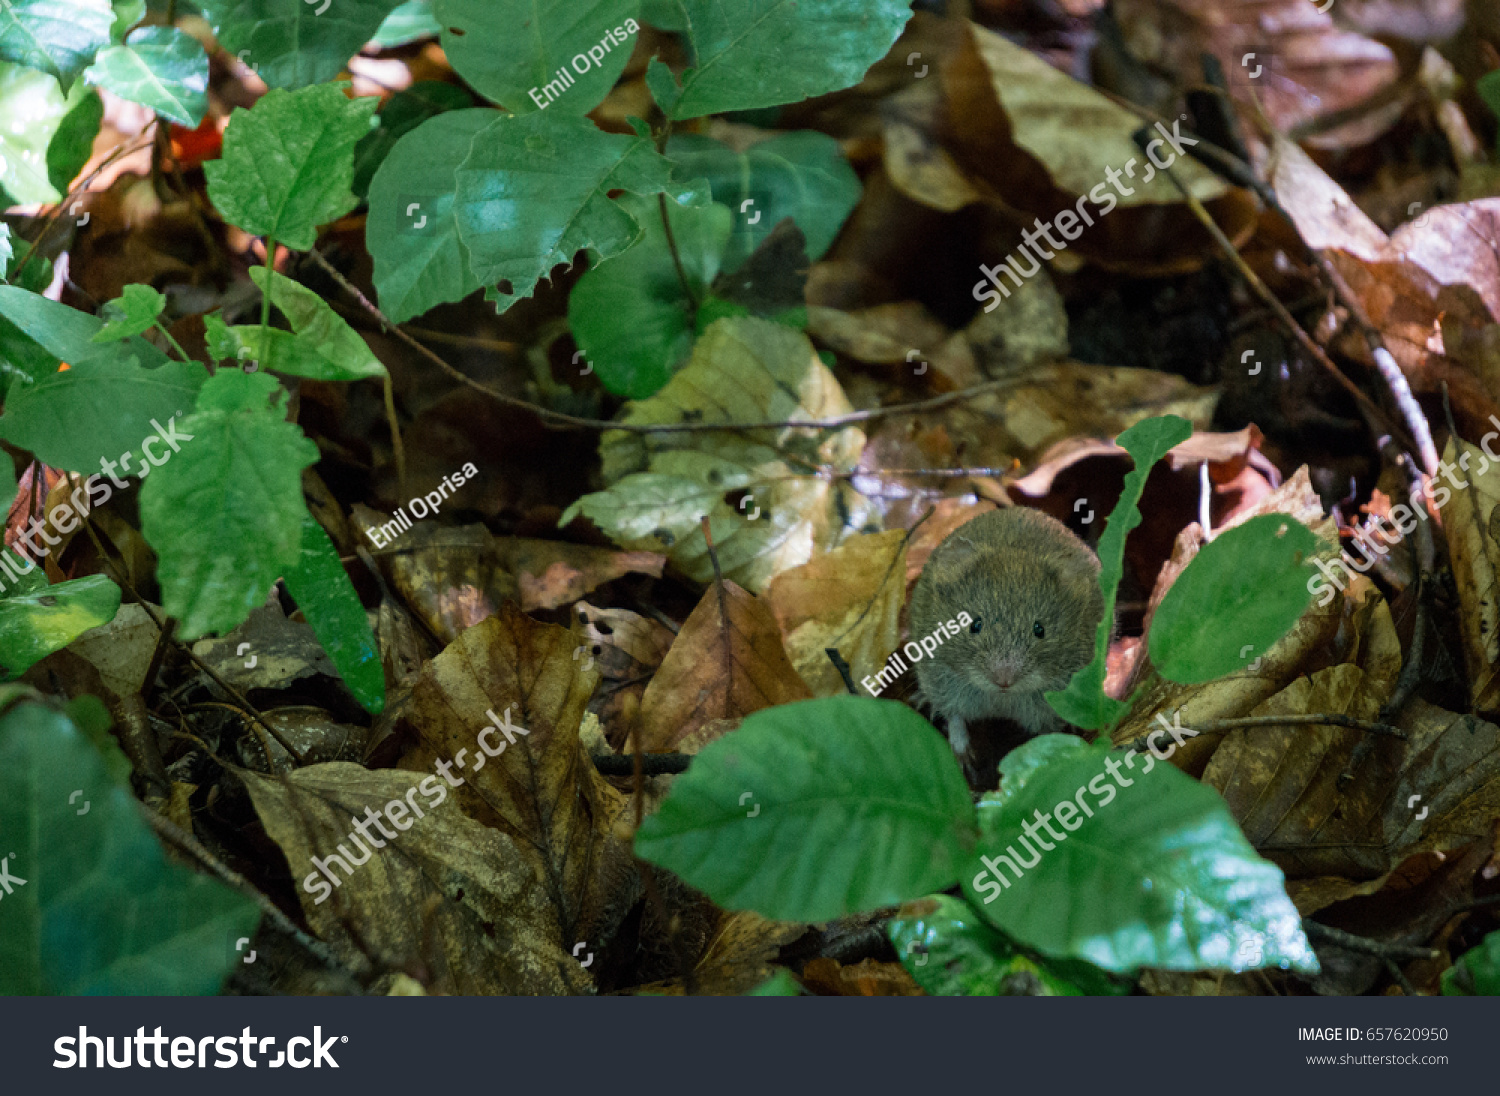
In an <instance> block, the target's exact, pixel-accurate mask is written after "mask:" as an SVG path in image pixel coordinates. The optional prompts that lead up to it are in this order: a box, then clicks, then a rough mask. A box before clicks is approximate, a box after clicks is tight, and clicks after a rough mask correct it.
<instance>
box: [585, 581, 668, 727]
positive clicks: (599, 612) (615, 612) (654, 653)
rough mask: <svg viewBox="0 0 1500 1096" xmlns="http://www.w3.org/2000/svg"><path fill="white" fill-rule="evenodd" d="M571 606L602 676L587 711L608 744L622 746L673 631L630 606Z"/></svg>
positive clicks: (586, 604) (665, 651)
mask: <svg viewBox="0 0 1500 1096" xmlns="http://www.w3.org/2000/svg"><path fill="white" fill-rule="evenodd" d="M574 609H575V611H576V612H577V614H578V619H579V621H580V622H581V623H582V624H583V639H584V643H583V645H584V646H586V647H587V648H588V653H589V654H591V655H593V657H594V664H595V665H596V666H598V667H599V672H600V673H601V674H602V675H603V676H604V680H603V682H602V683H601V684H600V686H599V690H598V691H597V692H596V693H595V694H594V698H593V699H592V700H591V701H590V702H589V710H590V711H591V712H593V713H594V714H595V715H596V716H597V717H598V719H599V722H600V723H602V724H603V725H604V726H605V727H606V728H607V729H608V733H609V742H610V745H611V746H612V747H614V748H616V749H624V748H625V745H626V740H627V738H628V737H629V734H630V728H631V726H632V725H633V724H634V722H635V720H636V718H637V716H638V715H639V713H640V707H641V698H642V696H643V695H644V694H645V691H646V685H647V683H648V682H649V681H650V679H651V675H652V674H654V673H655V672H656V668H657V667H658V666H660V665H661V661H662V659H664V658H666V657H667V651H668V650H670V649H671V647H672V641H673V640H674V639H675V638H676V636H675V635H674V634H673V632H672V631H671V629H669V628H667V627H666V625H664V624H661V623H659V622H658V621H655V620H652V619H651V618H650V617H644V616H641V615H640V614H639V613H632V612H631V611H630V610H629V609H601V608H598V607H597V606H594V605H590V604H589V603H588V602H586V601H580V602H579V603H578V604H577V605H576V606H574ZM576 649H577V648H575V651H576Z"/></svg>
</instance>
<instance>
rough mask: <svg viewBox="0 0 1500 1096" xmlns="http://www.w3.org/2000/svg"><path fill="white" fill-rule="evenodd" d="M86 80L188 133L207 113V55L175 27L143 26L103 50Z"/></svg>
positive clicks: (195, 41)
mask: <svg viewBox="0 0 1500 1096" xmlns="http://www.w3.org/2000/svg"><path fill="white" fill-rule="evenodd" d="M84 79H86V80H87V81H88V82H89V83H91V84H98V85H99V86H100V87H103V88H108V89H109V90H110V91H112V92H114V94H116V95H118V96H119V97H120V98H121V99H129V100H130V101H131V102H132V103H140V104H141V105H142V106H145V107H149V108H150V109H152V110H154V111H156V113H157V114H159V115H161V116H162V117H163V118H166V119H168V120H169V121H173V122H176V123H177V124H178V125H180V126H187V127H188V128H189V129H195V128H197V126H198V123H199V122H201V121H203V115H204V112H205V111H207V110H208V54H206V53H204V52H203V47H202V46H201V45H199V43H198V40H197V39H196V38H194V37H193V36H192V35H190V34H185V33H184V32H182V31H180V30H178V29H177V28H176V27H142V28H141V29H140V30H138V31H136V32H135V33H134V34H132V35H131V36H130V41H129V43H128V44H126V45H122V46H111V47H110V48H109V49H106V50H102V51H101V52H100V53H99V56H98V58H97V59H96V60H95V61H94V63H93V65H92V66H90V68H89V70H88V71H87V72H86V73H84Z"/></svg>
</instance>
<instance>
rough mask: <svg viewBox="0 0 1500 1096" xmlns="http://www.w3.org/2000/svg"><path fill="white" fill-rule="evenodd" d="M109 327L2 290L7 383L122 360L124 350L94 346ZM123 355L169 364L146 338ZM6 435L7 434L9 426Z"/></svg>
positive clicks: (2, 359) (19, 291) (30, 295)
mask: <svg viewBox="0 0 1500 1096" xmlns="http://www.w3.org/2000/svg"><path fill="white" fill-rule="evenodd" d="M41 265H43V264H41V263H40V262H33V263H32V264H31V265H30V266H28V267H27V268H26V271H25V272H24V273H25V274H28V275H29V273H30V272H31V271H32V270H35V269H37V267H38V266H41ZM103 326H104V325H103V324H102V323H101V322H100V321H99V320H97V319H95V318H94V317H93V316H90V315H88V313H86V312H79V311H78V310H77V309H76V308H69V307H68V306H67V305H65V304H58V303H57V302H56V301H49V300H48V299H47V298H46V297H43V296H41V295H40V294H39V293H34V292H32V291H31V290H29V289H23V288H21V287H19V286H0V371H3V376H4V377H5V379H6V380H7V381H10V380H15V381H17V382H19V383H20V384H23V385H29V384H32V383H34V382H37V381H42V380H46V379H47V378H49V377H51V376H52V375H53V374H54V373H56V372H57V367H58V365H59V364H61V363H62V362H68V363H70V364H71V363H73V362H76V361H82V360H84V359H87V358H97V357H101V356H116V354H117V353H119V352H117V351H101V350H100V349H99V347H97V346H95V345H94V343H93V337H94V335H95V334H96V333H97V332H98V331H99V330H100V328H102V327H103ZM122 351H123V353H124V354H126V355H130V356H133V357H135V358H138V359H139V360H140V361H142V362H145V363H146V364H147V365H160V364H162V363H165V362H166V361H167V360H168V359H167V356H166V355H165V354H163V353H162V352H161V351H160V350H158V349H156V347H154V346H152V345H151V344H150V343H148V342H147V341H146V340H145V339H131V340H129V341H128V342H126V343H125V345H124V347H123V348H122ZM0 421H3V420H0ZM0 436H4V431H3V428H0Z"/></svg>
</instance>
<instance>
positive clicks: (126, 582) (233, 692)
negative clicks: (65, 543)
mask: <svg viewBox="0 0 1500 1096" xmlns="http://www.w3.org/2000/svg"><path fill="white" fill-rule="evenodd" d="M69 482H70V483H71V482H74V481H72V480H69ZM82 516H83V527H84V529H85V530H86V531H87V532H88V535H89V539H90V540H92V541H93V542H94V550H95V551H97V552H98V553H99V561H100V562H101V563H103V564H104V565H105V566H106V567H108V568H109V569H110V570H112V571H114V572H115V575H116V576H117V577H118V578H119V584H120V585H121V586H123V587H125V589H127V590H129V591H130V596H131V597H133V598H135V600H136V604H137V605H139V606H140V607H141V609H142V610H143V611H144V612H145V614H146V615H147V616H148V617H150V618H151V623H152V624H155V625H156V628H157V631H158V632H163V633H164V632H166V631H167V630H168V625H170V626H171V629H172V631H173V632H175V631H176V629H177V622H176V621H175V620H172V619H171V618H168V619H167V620H166V621H163V620H162V619H161V618H160V617H159V616H157V615H156V612H155V611H154V610H153V609H152V608H151V606H150V604H149V603H147V601H146V599H145V598H143V597H141V594H140V591H139V590H137V589H136V588H135V584H134V583H133V582H131V581H130V575H129V573H128V571H127V570H126V569H125V568H123V567H122V566H121V565H117V564H116V563H115V561H114V560H113V559H111V558H110V556H109V552H108V551H107V550H106V549H105V547H104V542H103V541H102V540H101V539H100V538H99V534H98V532H97V531H96V530H95V529H94V522H93V515H92V514H91V513H85V514H83V515H82ZM172 642H174V643H176V644H177V646H178V647H179V648H180V649H181V650H182V653H183V654H185V655H187V656H188V658H189V659H191V660H192V662H193V665H195V666H197V667H198V669H200V670H202V671H203V672H204V673H205V674H207V675H208V676H209V677H210V678H212V679H213V681H214V683H215V684H217V685H218V686H219V688H221V689H223V690H224V691H225V692H226V693H228V694H229V695H230V696H231V697H233V698H234V699H235V700H236V701H238V702H239V704H240V706H241V707H243V708H244V709H245V710H246V711H248V712H249V713H250V714H251V715H253V716H254V717H255V721H256V722H257V723H259V724H260V725H261V726H262V727H264V728H265V729H266V730H267V731H269V732H270V734H271V737H272V738H274V739H275V740H276V741H277V742H279V743H281V745H282V747H283V748H284V749H285V750H286V752H287V753H289V754H291V755H292V756H293V757H295V758H296V759H297V764H299V765H305V764H306V763H307V759H306V758H305V757H304V756H303V755H302V752H301V751H300V750H298V749H297V747H295V746H293V745H292V744H291V743H290V742H288V741H287V740H286V739H285V738H283V737H282V736H281V732H280V731H278V730H277V729H276V728H275V727H273V726H271V725H270V724H269V723H267V722H266V719H265V717H264V716H263V715H261V714H260V712H259V711H257V710H256V708H255V706H254V705H253V704H251V703H250V702H249V701H248V700H246V699H245V698H244V697H243V696H241V695H240V693H239V690H238V689H235V688H234V687H233V686H232V685H230V684H229V683H228V682H227V681H225V680H224V679H223V678H222V677H220V676H219V675H218V674H216V673H214V671H213V670H212V669H211V668H210V667H209V666H208V664H207V663H205V662H204V661H203V660H202V659H201V658H199V657H198V656H197V655H196V654H194V653H193V649H192V648H191V647H190V646H188V645H187V644H186V643H183V642H182V641H181V640H179V639H176V638H175V637H174V638H173V640H172Z"/></svg>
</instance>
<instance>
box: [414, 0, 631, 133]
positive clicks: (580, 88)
mask: <svg viewBox="0 0 1500 1096" xmlns="http://www.w3.org/2000/svg"><path fill="white" fill-rule="evenodd" d="M639 7H640V0H547V3H545V4H539V3H537V2H536V0H435V2H434V9H435V11H436V13H437V19H438V23H439V24H440V25H441V26H442V28H443V36H442V42H443V52H444V53H445V54H446V55H447V57H448V63H449V64H451V65H452V66H453V69H454V71H455V72H457V73H458V74H459V75H460V76H462V77H463V78H464V79H465V80H467V81H468V82H469V85H470V86H471V87H473V88H474V89H475V90H476V91H478V92H479V93H480V94H481V95H484V96H487V97H488V98H490V99H493V100H494V101H495V102H497V103H503V104H504V105H505V106H506V107H508V108H509V109H510V110H511V111H512V112H513V113H516V114H530V113H532V112H534V111H538V110H545V109H547V108H549V107H550V108H552V109H554V110H560V111H565V112H567V113H568V114H587V113H588V112H589V111H591V110H593V109H594V108H595V107H596V106H598V105H599V104H600V103H601V102H603V101H604V97H605V96H606V95H608V94H609V89H610V88H612V87H614V86H615V81H616V80H618V79H619V78H620V73H621V72H623V71H624V70H625V62H626V61H628V60H630V53H631V50H632V49H633V48H634V46H635V35H636V33H637V32H638V31H639V30H640V29H641V28H640V24H638V23H637V22H636V21H635V20H634V19H633V18H631V16H634V15H635V14H636V9H637V8H639ZM580 57H581V58H582V66H581V68H580V66H579V65H577V64H574V62H575V61H576V60H577V59H578V58H580ZM548 84H550V85H551V89H550V90H549V89H548V87H547V85H548Z"/></svg>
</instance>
